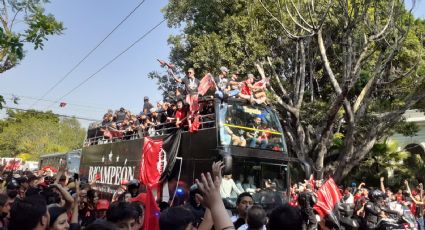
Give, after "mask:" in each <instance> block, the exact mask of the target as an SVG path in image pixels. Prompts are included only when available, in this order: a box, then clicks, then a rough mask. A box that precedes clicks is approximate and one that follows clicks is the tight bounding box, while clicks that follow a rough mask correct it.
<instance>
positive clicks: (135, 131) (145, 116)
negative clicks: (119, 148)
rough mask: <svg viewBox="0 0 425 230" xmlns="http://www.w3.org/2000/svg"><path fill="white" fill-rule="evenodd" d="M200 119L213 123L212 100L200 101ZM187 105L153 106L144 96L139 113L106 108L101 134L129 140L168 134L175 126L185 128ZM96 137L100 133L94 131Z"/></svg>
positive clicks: (159, 102)
mask: <svg viewBox="0 0 425 230" xmlns="http://www.w3.org/2000/svg"><path fill="white" fill-rule="evenodd" d="M201 105H202V106H201V108H200V115H201V117H200V122H201V123H202V127H211V126H213V125H214V124H213V121H214V105H213V101H212V100H206V101H205V102H202V103H201ZM187 114H188V108H187V106H186V105H185V103H184V101H183V100H182V99H181V100H177V101H170V102H162V101H158V102H157V104H156V106H153V105H152V103H151V102H150V101H149V98H148V97H145V98H144V105H143V110H142V111H141V112H140V113H139V114H137V115H136V114H135V113H132V112H131V111H129V110H126V109H124V108H120V109H119V110H116V111H113V110H109V111H108V112H107V113H105V115H104V116H103V120H102V123H101V124H99V125H98V127H92V128H100V131H101V135H103V136H104V137H105V138H108V139H131V138H133V137H134V138H140V137H144V136H157V135H164V134H167V133H170V132H171V130H173V129H175V128H176V127H187V125H188V122H187ZM96 136H99V134H98V133H97V134H96Z"/></svg>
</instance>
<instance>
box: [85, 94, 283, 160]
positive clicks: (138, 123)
mask: <svg viewBox="0 0 425 230" xmlns="http://www.w3.org/2000/svg"><path fill="white" fill-rule="evenodd" d="M199 104H200V109H199V131H202V130H204V129H215V130H216V132H217V137H218V138H217V145H218V146H221V147H223V148H226V147H229V146H238V147H244V148H246V147H248V148H252V149H263V150H271V151H278V152H283V153H284V154H285V155H286V154H287V151H286V145H285V141H284V137H283V131H282V127H281V125H280V122H279V117H278V115H277V113H276V111H275V110H273V109H272V108H271V107H269V106H263V105H252V104H249V103H247V102H246V100H240V99H229V100H227V101H225V102H223V101H220V100H217V99H212V98H209V99H204V100H200V102H199ZM170 110H172V108H170ZM175 111H176V109H174V111H171V112H170V111H157V112H155V113H151V114H146V115H145V114H141V115H139V116H137V117H131V118H127V119H122V120H121V121H116V122H110V123H109V124H108V123H103V124H101V123H97V124H92V125H91V128H89V130H88V133H87V138H86V140H85V143H84V146H90V145H99V144H106V143H113V142H117V141H123V140H134V139H140V138H143V137H146V136H148V137H160V136H163V135H166V134H169V133H172V132H173V131H174V130H176V129H178V128H180V127H176V123H175V119H174V120H173V118H174V117H172V116H173V114H175ZM170 115H171V116H170ZM161 121H162V122H161ZM183 130H184V131H188V123H187V122H186V123H184V124H183Z"/></svg>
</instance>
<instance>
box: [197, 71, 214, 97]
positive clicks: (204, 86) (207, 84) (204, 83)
mask: <svg viewBox="0 0 425 230" xmlns="http://www.w3.org/2000/svg"><path fill="white" fill-rule="evenodd" d="M213 86H214V80H213V79H212V76H211V74H207V75H205V76H204V77H203V78H202V79H201V81H200V82H199V86H198V93H199V94H200V95H202V96H204V94H205V93H207V91H208V90H209V89H210V88H211V87H213Z"/></svg>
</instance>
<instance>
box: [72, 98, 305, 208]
mask: <svg viewBox="0 0 425 230" xmlns="http://www.w3.org/2000/svg"><path fill="white" fill-rule="evenodd" d="M200 105H201V106H200V114H201V122H200V123H201V124H200V128H199V130H198V131H197V132H194V133H190V132H188V131H187V128H186V129H185V128H183V131H182V133H181V137H180V139H179V146H178V151H177V155H175V156H173V157H172V158H171V159H170V155H168V156H167V157H166V158H167V162H165V163H164V162H163V164H162V165H161V166H160V167H164V170H163V171H164V175H163V176H162V179H163V180H162V181H161V184H160V185H161V187H160V188H159V190H160V191H158V193H157V194H159V196H160V197H158V198H159V200H162V201H166V202H168V201H171V202H172V203H174V204H175V203H181V202H183V201H184V200H186V199H187V197H188V192H189V188H190V186H191V185H193V183H194V181H195V179H196V178H199V176H200V174H201V173H203V172H209V171H211V165H212V162H213V161H216V160H217V159H224V161H225V164H226V169H225V173H224V174H231V175H232V176H233V180H234V181H235V182H236V184H237V186H238V187H239V190H240V191H242V192H243V191H248V192H251V193H252V194H253V196H254V198H255V200H257V201H258V202H259V203H262V204H263V205H267V204H266V203H267V202H268V200H267V199H266V198H265V196H264V194H265V191H273V193H274V194H277V195H278V196H279V197H280V199H278V200H282V201H283V200H284V199H285V197H287V196H289V192H288V191H289V187H290V181H291V171H292V169H293V168H295V167H297V168H303V169H307V167H303V164H302V162H299V161H298V160H297V159H296V158H292V157H290V156H288V152H287V149H286V143H285V139H284V135H283V130H282V127H281V124H280V121H279V116H278V114H277V112H276V111H275V110H274V109H273V108H272V107H270V106H266V105H253V104H250V103H249V102H247V101H246V100H240V99H232V98H229V99H228V100H226V101H220V100H218V99H212V98H210V99H205V100H201V101H200ZM97 129H98V130H89V131H88V132H89V133H91V134H95V133H101V131H100V130H102V127H97ZM175 129H177V128H176V127H175V126H173V125H172V124H170V123H167V124H161V125H160V127H159V128H158V127H157V129H156V130H155V132H154V133H153V134H154V135H151V137H152V138H153V139H163V138H165V137H167V135H168V133H172V132H173V130H175ZM180 129H182V128H180ZM143 142H144V139H143V136H141V135H140V132H139V133H136V134H133V135H132V136H128V137H126V136H124V137H119V138H115V139H105V137H104V136H102V135H95V136H93V135H91V136H89V137H88V138H87V140H86V141H85V146H84V147H83V149H82V158H81V166H80V173H81V175H80V176H81V177H86V178H87V179H88V180H93V179H96V180H97V183H96V189H98V190H99V191H102V192H104V193H109V194H111V193H114V192H115V191H116V189H117V188H118V187H119V185H120V183H121V181H123V180H131V179H133V178H136V179H138V178H139V174H140V164H141V162H142V153H143ZM167 154H170V153H165V155H167ZM307 174H309V172H308V170H306V174H305V175H307ZM298 175H299V173H298ZM292 179H294V178H292ZM300 179H301V178H300ZM302 179H305V176H304V175H303V178H302ZM236 197H237V194H231V195H230V197H229V198H230V199H235V198H236ZM271 200H274V201H275V200H276V199H275V198H272V199H271Z"/></svg>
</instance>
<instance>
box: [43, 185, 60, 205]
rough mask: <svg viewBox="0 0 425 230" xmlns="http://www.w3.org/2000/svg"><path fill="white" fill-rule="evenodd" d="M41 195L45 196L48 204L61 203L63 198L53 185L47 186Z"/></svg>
mask: <svg viewBox="0 0 425 230" xmlns="http://www.w3.org/2000/svg"><path fill="white" fill-rule="evenodd" d="M40 195H42V196H43V197H44V199H45V200H46V203H47V205H49V204H59V203H60V202H61V198H60V196H59V194H58V193H56V192H55V191H54V190H53V187H47V188H46V189H44V190H43V191H42V192H41V193H40Z"/></svg>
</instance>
